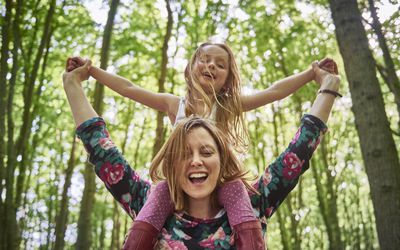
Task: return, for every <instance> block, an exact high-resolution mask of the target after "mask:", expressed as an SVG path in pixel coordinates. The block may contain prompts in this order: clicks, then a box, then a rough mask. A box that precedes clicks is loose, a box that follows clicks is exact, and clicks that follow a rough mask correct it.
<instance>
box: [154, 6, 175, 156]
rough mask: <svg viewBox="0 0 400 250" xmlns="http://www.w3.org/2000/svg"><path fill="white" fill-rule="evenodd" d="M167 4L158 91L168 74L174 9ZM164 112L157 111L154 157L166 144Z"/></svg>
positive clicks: (162, 86)
mask: <svg viewBox="0 0 400 250" xmlns="http://www.w3.org/2000/svg"><path fill="white" fill-rule="evenodd" d="M165 4H166V6H167V12H168V21H167V29H166V31H165V36H164V42H163V46H162V57H161V68H160V77H159V78H158V92H159V93H163V92H165V86H164V85H165V78H166V75H167V64H168V54H167V52H168V42H169V39H170V38H171V32H172V24H173V19H172V11H171V7H170V5H169V0H165ZM164 115H165V114H164V113H162V112H157V127H156V137H155V141H154V146H153V157H154V156H155V155H156V154H157V153H158V151H159V150H160V149H161V146H162V145H163V144H164Z"/></svg>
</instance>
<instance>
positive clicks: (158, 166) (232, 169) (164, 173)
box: [150, 116, 256, 210]
mask: <svg viewBox="0 0 400 250" xmlns="http://www.w3.org/2000/svg"><path fill="white" fill-rule="evenodd" d="M196 128H204V129H206V130H207V131H208V133H209V134H210V135H211V137H212V138H213V139H214V141H215V144H216V145H217V148H218V153H219V155H220V161H221V162H220V167H221V170H220V176H219V178H218V183H217V187H218V186H220V185H221V184H223V183H225V182H229V181H232V180H235V179H241V180H242V181H243V182H244V184H245V185H246V187H247V188H248V189H249V190H252V191H253V192H256V191H255V190H254V188H253V187H251V186H250V185H249V183H248V181H250V180H253V179H254V178H251V177H250V176H249V175H248V171H246V170H245V169H244V167H243V165H242V164H241V162H240V161H239V160H238V159H237V158H236V156H235V153H234V152H233V151H232V147H231V146H230V145H229V141H228V140H227V138H226V136H224V134H223V133H222V132H221V130H220V129H218V128H217V127H216V126H215V125H213V123H212V121H210V120H208V119H204V118H199V117H193V116H192V117H190V118H186V119H184V120H182V121H181V122H179V123H178V125H177V127H176V128H175V129H174V130H173V131H172V133H171V135H170V137H169V138H168V140H167V141H166V142H165V144H164V145H163V147H162V148H161V150H160V151H159V152H158V154H157V155H156V156H155V158H154V159H153V161H152V163H151V166H150V177H151V179H152V181H153V182H158V181H160V180H163V179H166V180H167V182H168V186H169V191H170V194H171V198H172V201H173V202H174V204H175V209H176V210H184V209H185V208H187V199H186V195H185V193H184V192H183V190H182V187H181V186H180V185H179V178H180V175H181V174H182V173H183V170H182V168H183V167H184V166H183V165H184V164H182V162H184V160H185V159H186V157H187V142H186V139H187V135H188V134H189V132H190V131H192V130H194V129H196ZM216 192H217V190H214V192H213V194H212V196H213V202H212V206H217V198H216Z"/></svg>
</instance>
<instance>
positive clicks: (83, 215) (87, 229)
mask: <svg viewBox="0 0 400 250" xmlns="http://www.w3.org/2000/svg"><path fill="white" fill-rule="evenodd" d="M118 5H119V0H112V1H111V5H110V10H109V12H108V18H107V23H106V26H105V29H104V34H103V43H102V48H101V56H100V68H102V69H107V65H108V57H109V48H110V43H111V34H112V30H113V25H114V19H115V16H116V14H117V8H118ZM103 97H104V85H102V84H100V83H96V87H95V91H94V101H93V108H94V109H95V110H96V112H97V114H99V115H101V114H102V113H103ZM84 177H85V188H84V190H83V196H82V201H81V210H80V213H79V221H78V237H77V241H76V245H75V246H76V249H89V248H90V246H91V243H92V240H91V238H92V237H91V233H92V232H91V214H92V209H93V204H94V198H95V189H96V185H95V178H96V176H95V174H94V172H93V166H92V165H90V164H89V163H86V164H85V169H84Z"/></svg>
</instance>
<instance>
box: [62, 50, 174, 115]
mask: <svg viewBox="0 0 400 250" xmlns="http://www.w3.org/2000/svg"><path fill="white" fill-rule="evenodd" d="M85 61H88V60H84V59H82V58H80V57H73V58H72V59H71V62H70V63H69V65H68V66H67V71H70V70H73V69H75V68H77V67H79V66H82V65H83V64H84V63H85ZM89 74H90V75H91V76H92V77H93V78H95V79H96V80H97V81H99V82H100V83H101V84H104V85H106V86H107V87H109V88H110V89H112V90H114V91H115V92H117V93H118V94H120V95H122V96H124V97H128V98H129V99H131V100H134V101H136V102H139V103H141V104H143V105H145V106H147V107H149V108H152V109H155V110H157V111H160V112H165V113H167V114H168V116H169V117H173V116H174V115H175V113H176V111H177V109H178V104H179V97H177V96H175V95H172V94H168V93H155V92H152V91H148V90H146V89H144V88H142V87H139V86H137V85H135V84H133V83H132V82H130V81H129V80H127V79H126V78H123V77H121V76H118V75H115V74H112V73H109V72H107V71H105V70H103V69H101V68H98V67H95V66H91V67H89Z"/></svg>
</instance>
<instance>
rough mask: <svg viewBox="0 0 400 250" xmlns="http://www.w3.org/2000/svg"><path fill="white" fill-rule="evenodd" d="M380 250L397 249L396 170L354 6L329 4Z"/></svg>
mask: <svg viewBox="0 0 400 250" xmlns="http://www.w3.org/2000/svg"><path fill="white" fill-rule="evenodd" d="M329 3H330V8H331V11H332V17H333V21H334V24H335V26H336V37H337V40H338V43H339V49H340V53H341V55H342V57H343V61H344V66H345V71H346V76H347V79H348V80H349V83H350V92H351V96H352V100H353V108H352V109H353V112H354V117H355V124H356V128H357V132H358V135H359V137H360V144H361V152H362V156H363V159H364V163H365V168H366V172H367V175H368V179H369V184H370V189H371V198H372V203H373V205H374V211H375V217H376V224H377V231H378V238H379V243H380V247H381V248H382V249H396V248H398V246H400V230H398V229H399V228H400V216H399V214H400V192H399V190H400V164H399V158H398V152H397V150H396V146H395V144H394V140H393V137H392V133H391V130H390V127H389V122H388V120H387V116H386V112H385V107H384V102H383V98H382V92H381V89H380V86H379V82H378V79H377V77H376V74H375V61H374V59H373V57H372V53H371V51H370V50H369V48H368V39H367V36H366V34H365V30H364V27H363V26H362V23H361V14H360V11H359V9H358V6H357V1H356V0H329Z"/></svg>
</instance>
